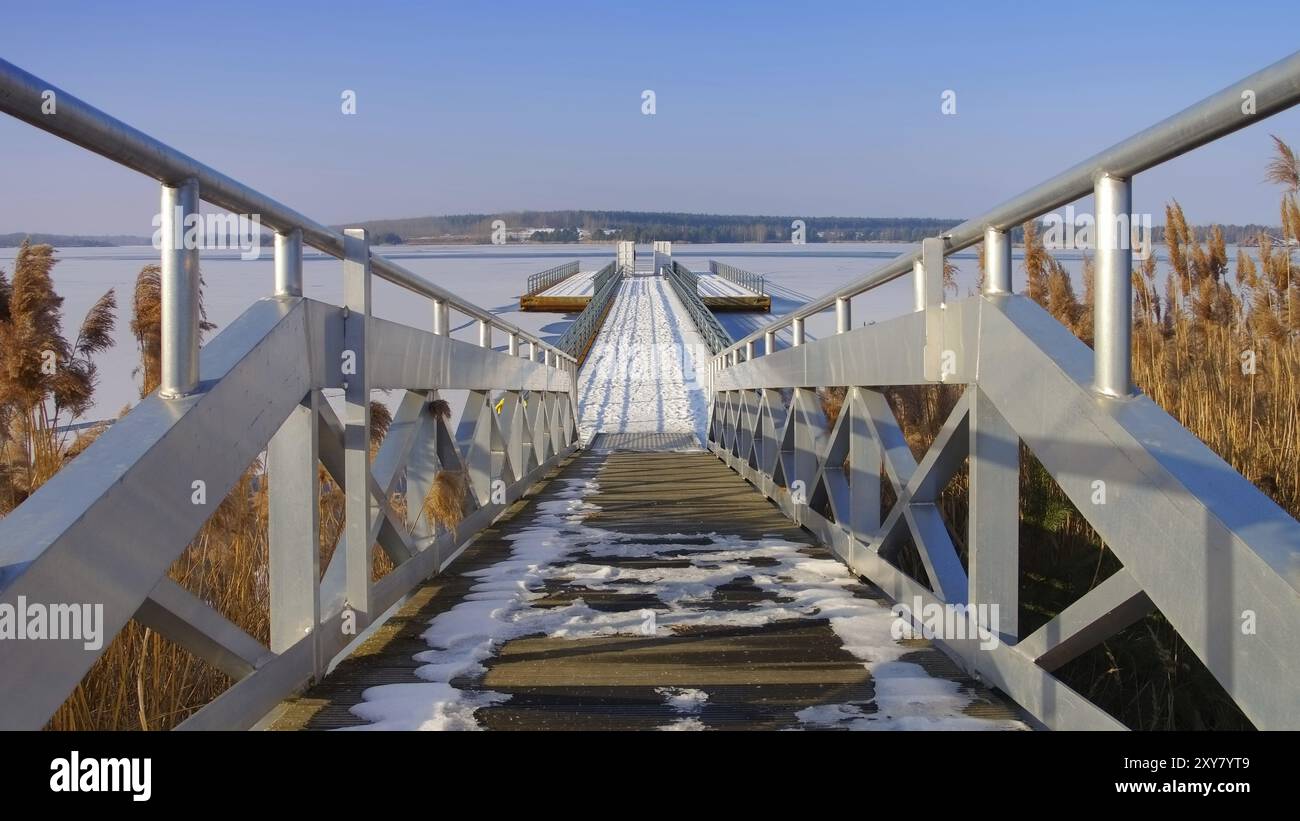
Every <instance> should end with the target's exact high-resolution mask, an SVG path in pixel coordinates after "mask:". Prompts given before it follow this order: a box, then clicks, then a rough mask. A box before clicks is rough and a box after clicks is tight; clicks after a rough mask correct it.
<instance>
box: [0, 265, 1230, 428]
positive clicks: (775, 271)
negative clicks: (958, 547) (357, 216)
mask: <svg viewBox="0 0 1300 821" xmlns="http://www.w3.org/2000/svg"><path fill="white" fill-rule="evenodd" d="M911 247H913V246H910V245H907V244H899V243H845V244H839V243H837V244H820V243H819V244H811V245H786V244H775V243H766V244H748V245H746V244H728V245H680V244H679V245H676V246H674V249H673V252H674V253H673V256H674V258H675V259H676V260H678V261H680V262H681V263H682V264H684V265H686V266H687V267H688V268H690V269H692V270H694V271H707V270H708V261H709V260H710V259H717V260H719V261H721V262H726V263H730V264H731V265H735V266H737V267H739V268H743V269H746V270H749V271H753V272H754V273H757V274H761V275H763V276H765V277H767V281H768V289H769V292H770V293H771V296H772V314H771V316H772V317H775V316H779V315H781V314H784V313H787V312H788V311H790V310H792V309H794V308H795V307H797V306H798V305H800V304H802V303H804V302H806V301H807V300H809V299H812V298H816V297H818V296H820V295H822V294H824V293H826V292H828V291H831V290H834V289H836V288H838V287H839V286H841V285H843V284H845V283H847V282H850V281H851V280H853V279H856V278H858V277H861V276H863V275H864V274H867V273H869V272H870V271H872V270H873V269H875V268H876V267H877V266H879V265H881V264H883V263H884V262H886V261H888V260H889V259H891V258H893V257H894V256H897V255H898V254H900V253H902V252H903V251H905V250H908V249H909V248H911ZM649 250H650V249H649V246H645V247H643V248H638V254H641V253H649ZM1158 250H1159V251H1163V248H1161V249H1158ZM376 252H377V253H380V254H383V255H385V256H387V257H390V258H392V259H394V260H396V261H398V262H400V264H401V265H403V266H405V267H406V268H409V269H410V270H412V271H414V272H415V273H417V274H420V275H421V276H424V277H427V278H428V279H430V280H431V281H433V282H435V283H437V284H438V285H441V286H442V287H444V288H447V289H449V290H451V291H452V292H454V293H456V294H458V295H459V296H461V297H463V298H465V299H467V300H469V301H471V302H473V303H475V304H477V305H479V306H480V307H482V308H484V309H487V310H489V311H491V312H492V313H494V314H496V315H498V316H500V317H502V319H505V320H507V321H509V322H512V323H514V324H515V325H517V326H519V327H521V328H524V329H526V330H528V331H531V332H533V333H537V334H538V335H539V336H541V337H542V338H543V339H546V340H549V341H554V340H556V339H558V338H559V336H560V335H561V334H562V333H563V332H564V330H565V328H566V327H568V324H569V322H570V321H571V320H572V316H563V315H559V314H544V313H531V312H530V313H521V312H520V311H519V295H520V293H522V291H523V290H524V288H525V283H526V280H527V278H528V275H529V274H532V273H536V272H537V271H541V270H544V269H546V268H550V267H552V266H554V265H558V264H561V263H563V262H567V261H569V260H573V259H577V260H579V263H580V266H581V269H582V270H583V271H594V270H597V269H599V268H600V267H602V266H603V265H605V264H606V263H607V262H610V261H612V260H613V259H614V246H613V245H560V244H556V245H541V244H530V245H517V246H490V245H469V246H453V245H434V246H412V245H400V246H388V247H384V246H379V247H376ZM16 253H17V249H16V248H0V269H3V270H4V271H5V272H6V273H7V274H9V275H12V273H13V258H14V255H15V254H16ZM1055 253H1056V256H1057V258H1058V259H1060V260H1061V261H1062V262H1063V263H1064V264H1065V265H1066V267H1067V268H1068V269H1069V270H1070V271H1071V273H1072V274H1073V275H1074V277H1075V279H1076V289H1077V290H1078V292H1079V293H1080V294H1081V293H1082V290H1081V289H1082V286H1081V284H1079V283H1078V281H1077V280H1078V279H1079V277H1080V272H1081V270H1082V261H1081V260H1082V257H1081V255H1080V254H1079V253H1078V252H1070V251H1066V252H1055ZM1234 255H1235V252H1234V251H1232V249H1230V258H1232V256H1234ZM1013 257H1014V258H1013V268H1014V280H1013V281H1014V284H1015V287H1016V289H1017V290H1020V289H1021V288H1022V287H1023V284H1024V277H1025V275H1024V271H1023V270H1021V263H1020V259H1021V254H1020V249H1019V248H1017V249H1015V250H1014V251H1013ZM58 259H59V260H60V261H59V263H58V264H57V265H56V266H55V268H54V272H53V278H54V283H55V287H56V288H57V289H58V292H59V294H61V295H62V296H63V297H64V304H63V328H64V333H65V334H66V335H67V336H68V337H69V338H71V337H73V336H75V334H76V328H77V325H78V324H79V323H80V322H81V319H82V317H83V316H84V315H85V312H86V310H87V309H88V308H89V307H90V305H91V304H92V303H93V302H94V301H95V300H96V299H98V298H99V296H100V295H101V294H103V293H104V291H106V290H107V289H109V288H115V289H116V290H117V299H118V307H119V309H118V323H117V329H116V338H117V344H116V345H115V346H114V348H112V349H111V350H109V351H107V352H106V353H104V354H101V355H100V357H99V358H98V359H97V360H96V361H97V362H98V364H99V386H98V388H97V390H96V397H97V398H96V406H95V408H94V409H93V410H92V411H91V413H90V414H88V415H87V417H86V418H87V419H101V418H106V417H113V416H116V415H117V414H118V412H119V411H120V410H121V409H122V408H123V407H124V406H126V405H128V404H133V403H134V402H135V401H137V399H138V394H139V388H138V385H139V379H138V377H135V376H133V371H134V370H135V368H136V366H137V364H138V361H139V355H138V351H137V349H136V344H135V339H134V338H133V337H132V336H131V333H130V328H129V323H130V307H131V295H132V291H133V289H134V285H135V277H136V275H137V274H138V273H139V271H140V269H141V268H142V267H143V266H145V265H148V264H151V263H156V262H157V261H158V252H157V251H155V250H154V249H153V248H151V247H147V246H146V247H120V248H66V249H61V250H60V251H59V253H58ZM951 259H953V260H954V261H955V262H956V263H957V265H958V267H959V269H960V274H959V276H958V283H959V285H960V287H961V293H962V294H965V293H967V292H968V291H971V290H974V288H975V282H976V278H977V276H978V267H977V261H976V260H977V249H974V248H972V249H969V250H967V251H963V252H961V253H959V254H955V255H954V256H953V257H951ZM202 270H203V276H204V280H205V282H206V287H205V304H206V306H207V311H208V319H209V320H210V321H212V322H214V323H216V324H217V326H218V330H217V332H216V333H220V330H221V329H222V328H224V327H225V326H226V325H227V324H229V323H230V322H231V321H232V320H233V319H235V318H236V317H237V316H239V314H240V313H241V312H242V311H243V310H244V309H245V308H247V307H248V306H249V305H250V304H252V303H253V302H254V301H255V300H257V299H261V298H263V297H266V296H268V295H270V293H271V289H272V276H273V266H272V259H271V251H270V249H269V248H264V249H263V253H262V255H261V257H260V258H259V259H253V260H243V259H240V257H239V252H238V251H205V252H203V262H202ZM341 271H342V263H341V262H339V261H338V260H336V259H333V258H331V257H327V256H325V255H323V254H320V253H318V252H315V251H310V250H309V251H307V252H306V253H305V254H304V260H303V278H304V287H305V292H306V295H307V296H309V297H311V298H313V299H319V300H322V301H325V302H331V303H334V304H338V303H339V302H340V300H341V298H342V279H341ZM911 287H912V286H911V282H910V277H903V278H901V279H898V280H895V281H894V282H891V283H889V284H888V285H884V286H882V287H880V288H878V289H876V290H874V291H872V292H870V293H869V294H866V295H863V296H860V297H857V298H856V299H854V300H853V302H854V305H853V321H854V324H855V325H862V324H864V323H867V322H874V321H879V320H883V319H888V318H890V317H893V316H897V315H899V314H902V313H904V312H906V311H908V310H910V306H911ZM373 296H374V301H375V313H376V315H378V316H381V317H384V318H386V319H391V320H394V321H399V322H404V323H407V324H410V325H415V326H423V327H429V325H430V322H431V318H432V307H431V304H430V303H429V301H428V300H426V299H424V298H422V297H415V296H413V295H412V294H411V293H410V292H408V291H405V290H403V289H400V288H398V287H397V286H395V285H391V284H389V283H387V282H384V281H382V280H379V279H378V278H376V280H375V285H374V293H373ZM719 318H720V319H721V321H722V323H723V325H724V326H725V327H726V328H727V330H728V331H729V332H730V333H731V334H732V336H734V337H737V338H739V337H740V336H743V335H746V334H748V333H749V332H750V331H751V330H753V329H756V328H758V327H760V326H761V325H762V324H763V323H764V322H765V321H767V319H768V318H769V315H767V314H730V313H723V314H719ZM453 326H454V331H453V335H454V336H456V337H457V338H459V339H464V340H467V341H472V342H477V328H476V327H475V324H474V323H473V322H471V321H468V320H465V319H464V318H454V319H453ZM833 327H834V318H833V315H832V314H831V313H826V314H823V315H821V316H818V317H815V318H812V319H810V320H809V321H808V322H807V324H806V332H807V335H808V336H809V337H810V338H816V337H817V336H819V335H821V334H824V333H827V332H829V331H830V330H832V329H833ZM495 342H496V343H497V345H498V347H502V348H503V347H504V346H505V342H506V341H505V339H504V337H503V336H502V335H500V334H498V338H497V339H496V340H495Z"/></svg>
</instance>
